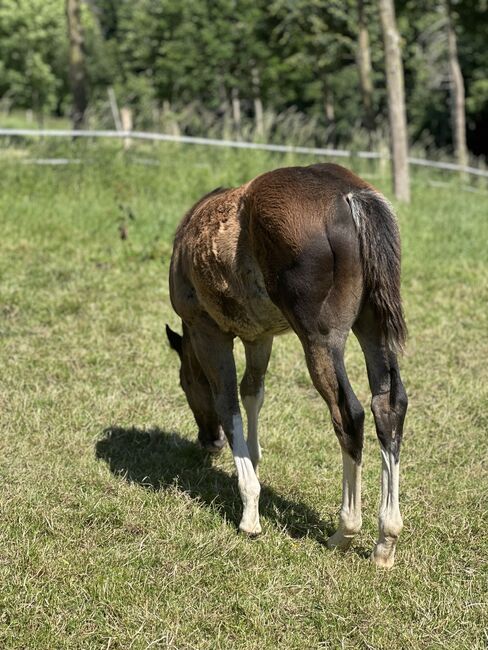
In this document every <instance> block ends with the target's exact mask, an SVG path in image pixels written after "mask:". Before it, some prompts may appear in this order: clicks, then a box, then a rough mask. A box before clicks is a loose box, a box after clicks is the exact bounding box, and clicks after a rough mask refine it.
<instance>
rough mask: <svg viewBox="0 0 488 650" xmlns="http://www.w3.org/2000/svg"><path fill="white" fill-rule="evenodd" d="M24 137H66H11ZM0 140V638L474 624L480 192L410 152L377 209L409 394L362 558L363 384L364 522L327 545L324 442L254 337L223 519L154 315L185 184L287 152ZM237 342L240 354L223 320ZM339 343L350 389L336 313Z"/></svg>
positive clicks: (297, 352)
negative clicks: (258, 405)
mask: <svg viewBox="0 0 488 650" xmlns="http://www.w3.org/2000/svg"><path fill="white" fill-rule="evenodd" d="M36 155H42V157H47V156H56V155H69V156H73V157H75V158H77V159H79V160H81V162H80V163H78V164H73V165H69V166H65V167H54V168H50V167H39V166H32V165H25V164H23V163H22V159H23V158H24V157H29V158H32V157H35V156H36ZM0 156H1V158H0V164H1V175H0V220H1V222H0V274H1V280H0V292H1V293H0V319H1V320H0V334H1V338H0V346H1V347H0V359H1V366H0V373H1V374H0V409H1V410H0V418H1V419H0V422H1V436H0V481H1V486H0V487H1V490H0V647H2V648H8V649H11V648H12V649H13V648H18V649H19V650H20V649H27V648H28V649H31V648H36V649H37V648H43V649H44V648H46V649H53V648H70V649H71V648H110V649H112V650H114V649H117V648H118V649H126V648H136V649H139V648H140V649H144V648H148V647H151V648H158V647H159V648H178V649H186V648H188V649H190V648H193V649H198V650H205V649H208V650H211V649H215V648H222V649H226V650H227V649H231V648H232V649H239V648H242V649H246V650H248V649H251V648H256V649H257V648H259V649H260V650H261V649H264V650H266V649H271V648H273V649H274V648H286V649H294V648H300V649H302V648H303V649H308V648H331V649H335V648H375V649H376V648H388V649H392V648H456V649H457V648H465V649H466V650H468V649H469V650H471V649H473V648H482V647H486V643H487V637H486V623H487V614H488V611H487V591H488V579H487V577H488V567H487V559H488V542H487V536H486V531H487V524H488V522H487V519H488V517H487V511H488V498H487V492H488V487H487V479H488V477H487V462H488V438H487V429H488V416H487V413H488V381H487V363H488V338H487V332H488V310H487V305H488V248H487V241H488V219H487V213H488V197H487V195H486V194H483V193H480V194H470V193H467V192H463V191H461V190H460V188H459V186H458V185H457V183H456V181H455V180H452V181H451V182H450V183H449V184H448V185H447V186H446V187H434V188H433V187H429V186H428V185H427V180H428V177H427V176H426V175H425V174H423V175H421V174H417V176H416V177H415V180H414V187H413V201H412V204H411V205H410V206H409V207H408V208H405V207H401V209H400V210H399V212H400V222H401V229H402V235H403V246H404V267H403V268H404V283H403V286H404V298H405V304H406V313H407V318H408V324H409V328H410V339H409V344H408V351H407V354H406V356H405V358H404V359H403V362H402V367H403V376H404V381H405V384H406V387H407V390H408V393H409V397H410V410H409V414H408V416H407V424H406V434H405V442H404V447H403V453H402V486H401V507H402V512H403V517H404V521H405V529H404V532H403V534H402V537H401V539H400V542H399V547H398V552H397V561H396V564H395V567H394V569H393V570H392V571H390V572H384V571H380V570H377V569H376V568H375V567H374V566H373V565H372V564H370V562H369V561H368V560H367V555H368V553H369V551H370V550H371V549H372V546H373V543H374V539H375V535H376V517H377V508H378V499H379V473H380V460H379V450H378V444H377V442H376V439H375V435H374V432H373V423H372V418H371V417H370V415H369V409H368V408H366V410H367V412H368V413H367V419H366V451H365V459H364V487H363V493H364V528H363V531H362V533H361V534H360V535H359V536H358V538H357V540H356V541H355V543H354V545H353V548H352V550H350V551H349V552H348V553H346V554H340V553H337V552H330V551H328V550H327V549H326V548H325V547H324V544H323V541H324V539H325V537H326V536H327V533H328V532H330V531H331V530H332V529H333V527H334V525H335V522H336V518H337V512H338V508H339V503H340V485H341V470H340V452H339V447H338V444H337V442H336V440H335V438H334V434H333V431H332V427H331V424H330V420H329V418H328V415H327V412H326V407H325V405H324V403H323V402H322V400H321V399H320V398H319V397H318V395H317V394H316V393H315V391H314V390H313V389H312V388H311V385H310V380H309V378H308V375H307V372H306V368H305V365H304V362H303V358H302V351H301V349H300V346H299V344H298V342H297V340H296V338H295V337H293V336H292V335H288V336H284V337H281V338H279V339H276V342H275V349H274V353H273V356H272V360H271V365H270V370H269V373H268V380H267V396H266V401H265V406H264V408H263V412H262V417H261V434H262V435H261V439H262V444H263V448H264V455H263V461H262V465H261V479H262V482H263V493H262V508H261V510H262V524H263V530H264V533H263V535H262V536H261V537H260V538H259V539H256V540H249V539H246V538H245V537H242V536H239V535H238V534H237V532H236V526H237V523H238V521H239V517H240V509H241V506H240V501H239V496H238V492H237V486H236V480H235V476H234V469H233V463H232V459H231V456H230V453H229V450H228V449H227V450H226V451H225V453H224V454H223V455H222V456H221V457H220V458H218V459H213V460H210V459H209V458H207V457H206V456H205V455H204V453H203V452H201V451H200V450H199V449H198V448H197V446H196V444H195V438H196V431H195V425H194V422H193V420H192V416H191V414H190V411H189V409H188V407H187V405H186V402H185V398H184V395H183V393H182V392H181V390H180V388H179V386H178V369H177V362H176V358H175V355H174V353H171V351H170V350H169V349H168V347H167V345H166V342H165V339H164V323H165V322H168V323H170V324H171V325H172V326H173V327H174V328H176V327H178V325H179V323H178V319H177V317H176V315H175V314H174V313H173V312H172V310H171V306H170V303H169V298H168V288H167V275H168V262H169V257H170V253H171V237H172V233H173V231H174V229H175V226H176V224H177V222H178V220H179V219H180V218H181V216H182V215H183V213H184V212H185V210H186V209H187V208H188V207H189V206H190V205H191V203H192V201H194V200H195V199H196V198H198V196H199V195H201V194H203V193H204V192H206V191H208V190H210V189H212V188H213V187H215V186H217V185H235V184H238V183H241V182H243V181H245V180H248V179H249V178H251V177H252V176H254V175H255V174H257V173H259V172H260V171H262V170H265V169H270V168H273V167H278V166H281V165H283V164H292V163H294V162H300V163H308V162H310V161H309V159H305V158H301V159H300V158H297V157H295V158H291V157H280V156H268V155H265V154H261V153H256V152H245V151H244V152H236V151H226V150H209V149H206V148H196V147H195V148H189V147H184V146H177V145H173V146H170V145H168V146H160V147H157V148H156V147H154V148H153V147H143V146H141V147H137V148H136V149H134V150H132V151H131V152H129V153H128V154H126V155H124V154H123V153H122V152H121V150H120V146H119V145H115V144H113V145H103V146H102V145H92V144H90V143H80V144H76V145H69V144H66V143H64V144H62V143H42V142H41V143H39V144H37V145H32V146H31V147H30V148H29V150H28V151H23V150H22V149H17V150H16V152H15V155H13V154H12V149H9V148H4V149H3V150H1V151H0ZM147 158H151V159H155V160H156V161H157V163H158V164H157V165H154V164H150V165H148V164H144V162H146V163H147ZM362 171H363V172H365V173H366V174H367V173H371V172H372V171H373V170H372V169H368V168H363V169H362ZM374 181H375V182H376V184H377V185H378V186H379V187H380V189H382V190H383V191H384V192H385V193H386V194H387V195H390V194H391V192H390V189H389V182H388V180H387V179H381V178H379V179H378V178H377V179H374ZM129 211H132V213H133V215H135V220H133V219H131V218H130V217H129ZM120 226H124V227H125V228H126V229H127V233H128V237H127V239H126V240H122V239H121V238H120V235H119V227H120ZM237 357H238V363H239V367H240V369H241V370H242V361H243V354H242V349H241V346H240V344H238V345H237ZM347 366H348V370H349V374H350V377H351V381H352V383H353V386H354V387H355V390H356V392H357V394H358V396H359V398H360V399H361V401H362V403H363V404H364V405H365V407H367V405H368V403H369V393H368V388H367V382H366V376H365V371H364V363H363V360H362V357H361V355H360V352H359V349H358V346H357V344H356V342H355V341H353V340H352V339H351V341H350V344H349V346H348V351H347Z"/></svg>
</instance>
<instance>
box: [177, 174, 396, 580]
mask: <svg viewBox="0 0 488 650" xmlns="http://www.w3.org/2000/svg"><path fill="white" fill-rule="evenodd" d="M170 295H171V302H172V305H173V308H174V309H175V311H176V313H177V314H178V315H179V316H180V317H181V319H182V326H183V336H180V335H179V334H177V333H175V332H173V331H172V330H171V329H170V328H169V327H168V326H167V328H166V331H167V335H168V339H169V342H170V345H171V347H172V348H173V349H174V350H176V352H178V354H179V356H180V360H181V369H180V378H181V386H182V388H183V390H184V392H185V394H186V397H187V400H188V403H189V405H190V407H191V409H192V411H193V414H194V416H195V419H196V423H197V425H198V429H199V433H198V438H199V441H200V443H201V444H202V445H203V446H204V447H206V448H207V449H208V450H209V451H219V450H220V449H221V448H222V446H223V445H224V444H225V439H227V440H228V442H229V445H230V447H231V449H232V454H233V457H234V461H235V466H236V469H237V477H238V485H239V491H240V494H241V498H242V502H243V515H242V520H241V522H240V525H239V529H240V530H241V531H243V532H245V533H248V534H250V535H257V534H259V533H260V532H261V526H260V523H259V503H258V502H259V493H260V485H259V481H258V478H257V466H258V463H259V460H260V458H261V450H260V446H259V441H258V416H259V411H260V409H261V406H262V404H263V397H264V376H265V374H266V369H267V366H268V361H269V357H270V353H271V345H272V341H273V337H274V336H275V335H276V334H282V333H284V332H286V331H287V330H289V329H292V330H294V332H295V333H296V334H297V335H298V337H299V339H300V341H301V344H302V346H303V349H304V352H305V359H306V362H307V366H308V370H309V372H310V376H311V378H312V381H313V384H314V386H315V388H316V389H317V390H318V392H319V393H320V395H321V396H322V397H323V398H324V400H325V401H326V403H327V405H328V407H329V410H330V414H331V417H332V423H333V426H334V430H335V433H336V435H337V438H338V440H339V443H340V446H341V450H342V461H343V484H342V485H343V495H342V506H341V510H340V516H339V526H338V530H337V532H336V533H334V535H332V537H330V538H329V540H328V542H327V543H328V546H329V547H330V548H340V549H347V548H348V547H349V545H350V543H351V540H352V539H353V536H354V535H356V534H357V533H358V532H359V530H360V528H361V456H362V448H363V422H364V411H363V409H362V407H361V405H360V403H359V401H358V399H357V397H356V395H355V394H354V392H353V390H352V388H351V385H350V383H349V380H348V377H347V374H346V369H345V366H344V346H345V343H346V339H347V336H348V334H349V331H350V330H351V329H352V330H353V331H354V334H355V335H356V337H357V338H358V340H359V343H360V345H361V348H362V350H363V353H364V356H365V359H366V365H367V372H368V379H369V385H370V388H371V393H372V402H371V408H372V411H373V414H374V420H375V424H376V431H377V434H378V438H379V443H380V448H381V456H382V475H381V504H380V511H379V537H378V541H377V543H376V546H375V548H374V551H373V554H372V559H373V561H374V562H375V563H376V564H377V565H378V566H383V567H390V566H392V564H393V560H394V554H395V547H396V543H397V540H398V536H399V534H400V531H401V529H402V525H403V524H402V518H401V515H400V509H399V502H398V490H399V458H400V444H401V440H402V430H403V422H404V418H405V413H406V410H407V396H406V393H405V389H404V387H403V384H402V382H401V379H400V373H399V369H398V362H397V353H398V352H399V351H400V350H401V349H402V346H403V344H404V342H405V336H406V326H405V321H404V316H403V310H402V303H401V298H400V240H399V233H398V226H397V222H396V219H395V216H394V214H393V212H392V208H391V206H390V204H389V203H388V202H387V200H386V199H385V198H384V197H383V196H382V195H381V194H380V193H379V192H378V191H377V190H376V189H374V188H373V187H372V186H371V185H369V184H368V183H366V182H365V181H363V180H362V179H361V178H359V177H358V176H356V175H354V174H353V173H352V172H350V171H348V170H347V169H345V168H343V167H341V166H339V165H334V164H316V165H311V166H309V167H288V168H284V169H277V170H275V171H271V172H268V173H265V174H262V175H261V176H258V177H257V178H255V179H254V180H252V181H250V182H249V183H246V184H245V185H242V186H241V187H238V188H233V189H221V188H219V189H217V190H214V191H213V192H211V193H210V194H207V195H206V196H204V197H203V198H202V199H200V201H198V203H196V204H195V205H194V206H193V207H192V208H191V210H190V211H189V212H188V213H187V214H186V216H185V217H184V219H183V221H182V223H181V224H180V226H179V228H178V230H177V232H176V236H175V242H174V249H173V256H172V260H171V269H170ZM236 336H238V337H239V338H240V339H241V340H242V342H243V344H244V348H245V354H246V370H245V373H244V376H243V379H242V381H241V384H240V394H241V398H242V404H243V406H244V409H245V410H246V414H247V441H246V440H245V438H244V433H243V423H242V417H241V412H240V408H239V398H238V385H237V378H236V368H235V363H234V356H233V340H234V338H235V337H236ZM224 436H225V437H224Z"/></svg>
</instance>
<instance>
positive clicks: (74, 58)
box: [66, 0, 88, 129]
mask: <svg viewBox="0 0 488 650" xmlns="http://www.w3.org/2000/svg"><path fill="white" fill-rule="evenodd" d="M66 17H67V21H68V39H69V81H70V85H71V92H72V93H73V108H72V111H71V119H72V120H73V128H74V129H82V128H83V126H84V123H85V111H86V107H87V105H88V99H87V84H86V75H85V58H84V53H83V30H82V27H81V16H80V0H66Z"/></svg>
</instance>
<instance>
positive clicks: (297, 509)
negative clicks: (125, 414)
mask: <svg viewBox="0 0 488 650" xmlns="http://www.w3.org/2000/svg"><path fill="white" fill-rule="evenodd" d="M95 454H96V457H97V458H98V459H102V460H104V461H105V462H106V463H107V465H108V466H109V468H110V471H111V472H112V473H113V474H115V475H116V476H122V477H123V478H124V479H125V480H126V481H128V482H129V483H137V484H138V485H140V486H142V487H144V488H147V489H151V490H165V489H167V488H170V487H171V488H176V489H177V490H179V491H181V492H184V493H186V494H188V495H190V496H191V497H192V498H197V499H198V500H199V501H200V502H202V503H204V504H206V505H207V506H209V507H211V508H212V509H216V510H217V512H219V514H220V515H221V516H222V517H223V518H224V519H226V520H229V521H232V522H234V523H235V525H236V526H237V524H238V522H239V519H240V514H241V512H240V508H241V502H240V498H239V493H238V489H237V480H236V478H235V477H232V476H229V475H228V474H227V473H226V472H224V471H222V470H220V469H218V468H216V467H214V466H213V463H212V457H211V456H210V455H209V454H208V453H206V452H204V451H203V450H202V449H201V448H200V447H199V446H198V445H197V444H196V443H194V442H191V441H189V440H186V439H185V438H182V437H181V436H180V435H178V434H177V433H174V432H167V431H163V430H161V429H159V428H152V429H149V430H147V431H145V430H142V429H137V428H128V429H125V428H121V427H109V428H107V429H105V430H104V432H103V437H102V438H101V439H100V440H98V441H97V443H96V446H95ZM260 512H261V515H262V517H264V518H265V519H267V520H268V521H270V522H271V523H272V524H273V525H274V526H276V527H277V528H278V529H279V530H280V531H282V532H284V533H286V534H288V535H290V536H291V537H293V538H302V537H310V538H312V539H314V540H315V541H317V542H318V543H320V544H324V543H325V540H326V537H327V536H328V535H330V534H331V533H332V532H333V530H334V526H333V522H332V517H331V518H330V521H328V522H327V523H325V522H323V521H322V520H321V519H320V517H319V515H318V514H317V513H316V512H315V511H314V510H313V509H311V508H309V507H308V506H307V505H305V504H304V503H299V502H295V501H292V500H290V499H288V498H285V497H282V496H280V495H279V494H277V493H276V492H275V491H274V490H273V489H272V488H270V487H269V486H267V485H262V487H261V497H260Z"/></svg>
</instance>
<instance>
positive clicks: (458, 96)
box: [445, 0, 468, 167]
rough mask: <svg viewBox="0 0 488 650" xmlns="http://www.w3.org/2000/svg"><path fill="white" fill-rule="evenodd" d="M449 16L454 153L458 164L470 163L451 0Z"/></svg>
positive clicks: (462, 85) (450, 86) (447, 12)
mask: <svg viewBox="0 0 488 650" xmlns="http://www.w3.org/2000/svg"><path fill="white" fill-rule="evenodd" d="M445 11H446V16H447V47H448V54H449V90H450V95H451V124H452V134H453V138H452V139H453V144H454V154H455V156H456V160H457V163H458V165H462V166H463V167H466V165H467V164H468V148H467V145H466V110H465V96H464V79H463V74H462V72H461V66H460V65H459V57H458V47H457V38H456V32H455V31H454V25H453V20H452V11H451V6H450V2H449V0H445Z"/></svg>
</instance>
